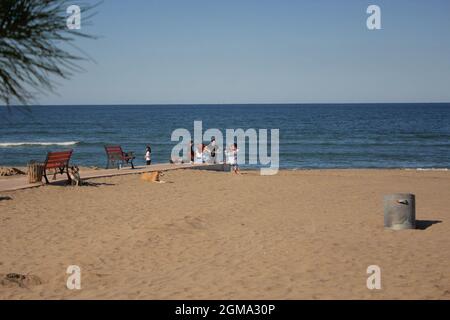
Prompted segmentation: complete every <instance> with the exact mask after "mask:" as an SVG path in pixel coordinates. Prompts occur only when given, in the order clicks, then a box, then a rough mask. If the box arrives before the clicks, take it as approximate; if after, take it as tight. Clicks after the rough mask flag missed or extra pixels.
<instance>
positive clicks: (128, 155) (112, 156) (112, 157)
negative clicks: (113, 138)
mask: <svg viewBox="0 0 450 320" xmlns="http://www.w3.org/2000/svg"><path fill="white" fill-rule="evenodd" d="M105 151H106V157H107V161H108V163H107V164H106V169H109V168H110V167H111V166H112V167H117V169H120V166H121V165H126V164H127V165H131V169H134V164H133V160H134V158H135V156H134V155H133V152H123V151H122V147H121V146H105Z"/></svg>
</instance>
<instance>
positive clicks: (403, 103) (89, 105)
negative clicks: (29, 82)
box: [0, 101, 450, 108]
mask: <svg viewBox="0 0 450 320" xmlns="http://www.w3.org/2000/svg"><path fill="white" fill-rule="evenodd" d="M423 104H427V105H448V106H450V101H448V102H445V101H443V102H263V103H258V102H251V103H112V104H111V103H106V104H97V103H95V104H33V105H0V107H5V108H7V107H10V108H15V107H20V108H28V107H91V106H93V107H124V106H133V107H139V106H142V107H151V106H157V107H161V106H188V107H193V106H274V105H279V106H311V105H317V106H348V105H355V106H356V105H359V106H368V105H370V106H372V105H391V106H392V105H423Z"/></svg>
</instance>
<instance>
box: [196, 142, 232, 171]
mask: <svg viewBox="0 0 450 320" xmlns="http://www.w3.org/2000/svg"><path fill="white" fill-rule="evenodd" d="M190 147H191V163H213V164H214V163H217V162H216V161H217V160H216V157H217V153H218V152H220V150H219V147H218V146H217V143H216V139H215V137H212V138H211V142H210V143H209V144H208V145H206V144H204V143H201V144H199V145H198V146H197V147H195V145H194V142H193V141H192V140H191V146H190ZM238 151H239V149H238V147H237V143H234V144H232V145H230V146H229V147H228V148H225V150H224V153H225V163H227V164H230V165H232V167H233V171H234V173H237V174H238V173H240V171H239V166H238V161H237V154H238Z"/></svg>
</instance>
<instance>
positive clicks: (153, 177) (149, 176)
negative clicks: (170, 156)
mask: <svg viewBox="0 0 450 320" xmlns="http://www.w3.org/2000/svg"><path fill="white" fill-rule="evenodd" d="M163 175H164V173H162V172H161V171H154V172H146V173H143V174H142V175H141V179H142V180H144V181H148V182H158V183H164V182H165V181H161V179H160V177H162V176H163Z"/></svg>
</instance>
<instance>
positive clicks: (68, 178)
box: [66, 167, 72, 184]
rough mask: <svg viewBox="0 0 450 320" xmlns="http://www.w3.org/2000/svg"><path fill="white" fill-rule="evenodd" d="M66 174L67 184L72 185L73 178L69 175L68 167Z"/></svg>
mask: <svg viewBox="0 0 450 320" xmlns="http://www.w3.org/2000/svg"><path fill="white" fill-rule="evenodd" d="M66 174H67V183H68V184H71V183H72V178H71V177H70V174H69V167H66Z"/></svg>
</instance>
